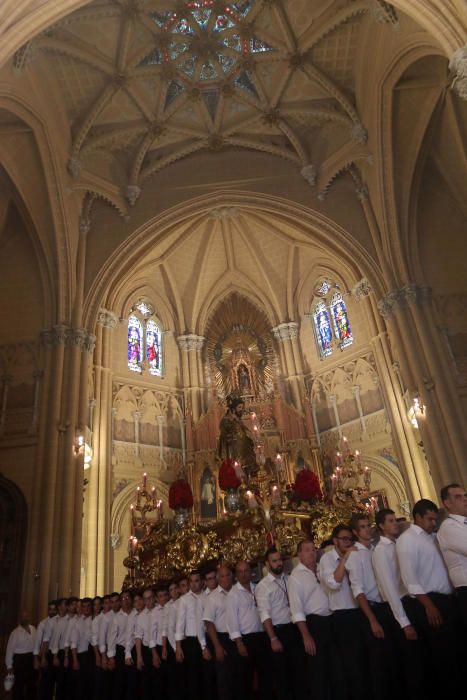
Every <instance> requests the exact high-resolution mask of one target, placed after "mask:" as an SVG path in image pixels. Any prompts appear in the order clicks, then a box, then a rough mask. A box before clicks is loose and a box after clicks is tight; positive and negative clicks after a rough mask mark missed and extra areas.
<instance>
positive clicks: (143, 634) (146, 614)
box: [135, 608, 156, 649]
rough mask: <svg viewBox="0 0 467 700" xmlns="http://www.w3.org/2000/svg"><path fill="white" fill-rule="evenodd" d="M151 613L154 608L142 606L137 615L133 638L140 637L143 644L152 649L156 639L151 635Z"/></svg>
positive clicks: (152, 630) (152, 629)
mask: <svg viewBox="0 0 467 700" xmlns="http://www.w3.org/2000/svg"><path fill="white" fill-rule="evenodd" d="M153 613H154V608H152V610H149V609H148V608H144V610H142V611H141V612H140V614H139V615H138V617H137V619H136V625H135V639H141V643H142V644H143V646H145V647H149V648H150V649H154V647H155V646H156V640H155V638H154V636H153V632H154V624H153Z"/></svg>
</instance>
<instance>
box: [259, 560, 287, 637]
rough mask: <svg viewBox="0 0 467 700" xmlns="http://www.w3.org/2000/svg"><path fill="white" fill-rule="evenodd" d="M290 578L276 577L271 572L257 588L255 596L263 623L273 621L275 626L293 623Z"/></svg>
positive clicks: (283, 575)
mask: <svg viewBox="0 0 467 700" xmlns="http://www.w3.org/2000/svg"><path fill="white" fill-rule="evenodd" d="M287 579H288V576H285V574H282V575H281V576H277V577H276V576H274V575H273V574H272V573H271V572H269V573H268V574H267V575H266V576H265V577H264V578H262V579H261V581H260V582H259V583H258V585H257V586H256V590H255V596H256V605H257V606H258V610H259V616H260V619H261V622H264V621H265V620H271V622H272V624H273V625H288V624H290V622H292V615H291V613H290V607H289V595H288V592H287Z"/></svg>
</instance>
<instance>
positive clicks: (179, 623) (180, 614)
mask: <svg viewBox="0 0 467 700" xmlns="http://www.w3.org/2000/svg"><path fill="white" fill-rule="evenodd" d="M185 624H186V604H185V601H184V599H183V598H182V599H181V600H180V603H179V605H178V609H177V619H176V622H175V641H176V642H181V641H182V639H185Z"/></svg>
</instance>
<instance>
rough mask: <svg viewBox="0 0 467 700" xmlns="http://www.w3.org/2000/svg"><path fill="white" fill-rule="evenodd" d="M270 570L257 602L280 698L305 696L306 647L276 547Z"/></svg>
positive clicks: (268, 562) (270, 554) (269, 552)
mask: <svg viewBox="0 0 467 700" xmlns="http://www.w3.org/2000/svg"><path fill="white" fill-rule="evenodd" d="M265 563H266V568H267V570H268V573H267V574H266V576H264V578H262V579H261V581H260V582H259V583H258V585H257V586H256V592H255V594H256V604H257V606H258V610H259V616H260V618H261V622H262V624H263V627H264V631H265V632H266V634H267V636H268V637H269V642H270V644H271V652H272V656H273V659H272V664H273V665H272V676H273V679H274V687H275V689H276V694H277V697H278V698H279V700H285V698H286V697H292V698H293V699H294V700H299V699H300V700H301V699H302V698H305V696H306V690H305V682H304V676H303V662H304V660H305V656H304V651H303V646H302V644H301V642H300V636H299V634H298V630H297V628H296V626H295V625H294V624H293V622H292V614H291V611H290V605H289V595H288V590H287V587H288V576H286V575H285V574H284V562H283V561H282V556H281V554H280V552H278V551H277V549H276V548H275V547H269V549H268V550H267V552H266V561H265Z"/></svg>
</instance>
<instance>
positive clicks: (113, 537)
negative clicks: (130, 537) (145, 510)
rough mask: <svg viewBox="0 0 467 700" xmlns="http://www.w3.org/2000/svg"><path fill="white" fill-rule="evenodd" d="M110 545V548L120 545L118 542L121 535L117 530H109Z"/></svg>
mask: <svg viewBox="0 0 467 700" xmlns="http://www.w3.org/2000/svg"><path fill="white" fill-rule="evenodd" d="M109 537H110V546H111V547H112V549H117V547H119V546H120V542H121V541H122V537H121V535H120V533H119V532H111V533H110V536H109Z"/></svg>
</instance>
